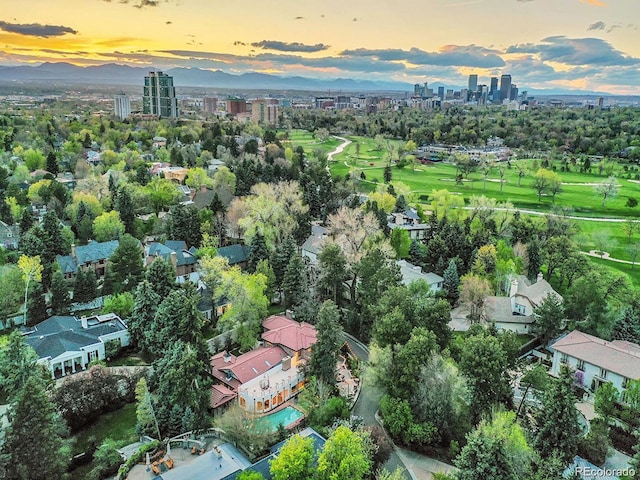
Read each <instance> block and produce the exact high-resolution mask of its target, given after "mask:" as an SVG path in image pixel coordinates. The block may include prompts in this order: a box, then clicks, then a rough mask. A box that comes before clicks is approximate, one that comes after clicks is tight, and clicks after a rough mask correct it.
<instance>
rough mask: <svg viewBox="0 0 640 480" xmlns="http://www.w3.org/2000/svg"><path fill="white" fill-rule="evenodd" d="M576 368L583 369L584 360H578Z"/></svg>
mask: <svg viewBox="0 0 640 480" xmlns="http://www.w3.org/2000/svg"><path fill="white" fill-rule="evenodd" d="M578 370H582V371H584V360H578Z"/></svg>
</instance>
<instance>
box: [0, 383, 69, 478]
mask: <svg viewBox="0 0 640 480" xmlns="http://www.w3.org/2000/svg"><path fill="white" fill-rule="evenodd" d="M8 417H9V426H8V427H7V429H6V432H5V438H4V443H3V445H2V457H4V460H5V461H4V462H3V463H4V468H5V474H6V478H8V479H16V480H49V479H52V478H63V474H64V472H65V471H66V469H67V466H68V464H69V460H70V454H69V449H68V447H67V446H66V445H65V443H64V441H63V439H62V435H63V434H64V433H65V432H64V431H65V428H64V427H63V426H61V423H60V422H62V420H61V419H60V418H59V416H58V415H57V413H56V408H55V406H54V404H53V402H52V401H51V399H50V398H49V396H48V395H47V392H46V391H45V389H44V386H43V385H42V383H41V381H40V380H38V379H37V378H36V377H33V376H31V377H29V379H28V380H27V381H26V383H25V384H24V386H23V387H22V388H21V389H20V390H19V391H18V394H17V395H16V398H15V401H14V402H13V403H12V404H11V408H10V409H9V415H8Z"/></svg>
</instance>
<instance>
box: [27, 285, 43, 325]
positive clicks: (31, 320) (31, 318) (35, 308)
mask: <svg viewBox="0 0 640 480" xmlns="http://www.w3.org/2000/svg"><path fill="white" fill-rule="evenodd" d="M45 318H47V301H46V299H45V296H44V289H43V288H42V284H40V283H35V284H34V285H33V287H32V288H31V293H30V294H29V301H28V302H27V325H36V324H38V323H40V322H41V321H43V320H44V319H45Z"/></svg>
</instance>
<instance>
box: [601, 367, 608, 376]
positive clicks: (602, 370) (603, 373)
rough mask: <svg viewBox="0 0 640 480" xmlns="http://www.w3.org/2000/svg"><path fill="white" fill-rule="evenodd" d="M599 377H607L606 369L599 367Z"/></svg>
mask: <svg viewBox="0 0 640 480" xmlns="http://www.w3.org/2000/svg"><path fill="white" fill-rule="evenodd" d="M600 378H607V371H606V370H605V369H604V368H601V369H600Z"/></svg>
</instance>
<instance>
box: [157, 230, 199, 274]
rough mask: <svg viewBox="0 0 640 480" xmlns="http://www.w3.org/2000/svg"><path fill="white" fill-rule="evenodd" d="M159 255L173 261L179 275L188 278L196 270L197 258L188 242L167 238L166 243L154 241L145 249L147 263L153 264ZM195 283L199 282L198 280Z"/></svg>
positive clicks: (172, 263)
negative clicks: (189, 248) (189, 247)
mask: <svg viewBox="0 0 640 480" xmlns="http://www.w3.org/2000/svg"><path fill="white" fill-rule="evenodd" d="M159 257H160V258H163V259H164V260H165V261H167V262H171V265H173V268H174V269H175V271H176V276H177V277H183V278H185V279H188V278H189V276H190V275H191V274H192V273H194V272H195V271H196V267H197V259H196V257H195V255H194V254H193V253H191V252H190V251H189V250H187V244H186V243H185V242H183V241H180V240H167V241H166V242H164V244H162V243H159V242H153V243H151V244H150V245H149V246H148V247H147V248H146V249H145V263H146V265H151V264H152V263H153V261H154V260H155V259H156V258H159ZM198 281H199V278H198ZM194 283H195V284H196V285H197V284H198V282H197V281H196V282H194Z"/></svg>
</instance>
